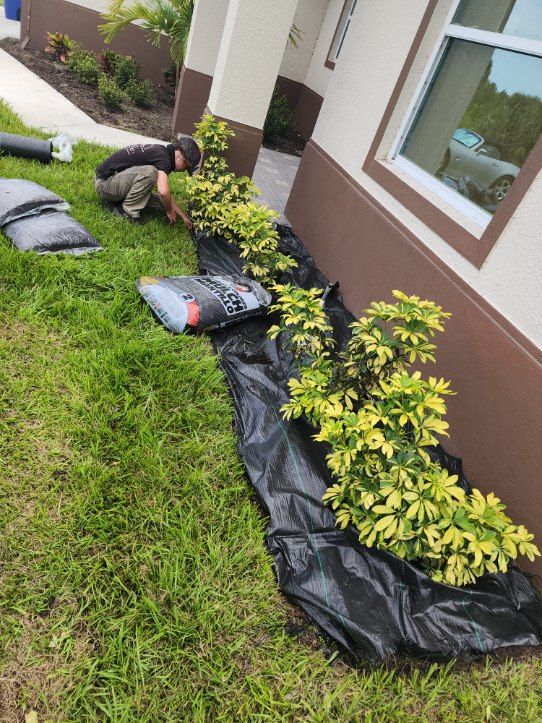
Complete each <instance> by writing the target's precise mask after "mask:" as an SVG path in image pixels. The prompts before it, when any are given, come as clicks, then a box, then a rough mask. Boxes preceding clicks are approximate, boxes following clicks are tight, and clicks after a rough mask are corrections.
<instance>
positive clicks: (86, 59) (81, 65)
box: [67, 46, 100, 85]
mask: <svg viewBox="0 0 542 723" xmlns="http://www.w3.org/2000/svg"><path fill="white" fill-rule="evenodd" d="M67 65H68V68H70V70H73V72H74V73H75V75H76V76H77V77H78V78H79V80H80V81H82V82H83V83H87V85H96V83H97V82H98V78H99V77H100V64H99V63H98V60H97V58H96V56H95V55H94V54H93V53H91V52H89V51H88V50H83V48H81V47H80V46H76V47H75V48H74V50H73V51H72V54H71V55H70V57H69V60H68V62H67Z"/></svg>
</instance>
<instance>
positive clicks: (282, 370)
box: [197, 227, 542, 663]
mask: <svg viewBox="0 0 542 723" xmlns="http://www.w3.org/2000/svg"><path fill="white" fill-rule="evenodd" d="M279 230H280V232H281V250H282V251H283V252H285V253H289V254H291V255H292V256H294V257H295V258H296V259H297V261H298V263H299V268H297V269H294V270H293V271H292V272H291V273H288V274H287V275H285V277H284V281H288V280H291V281H294V282H295V283H297V284H299V285H300V286H303V287H306V288H309V287H312V286H317V287H320V288H325V287H326V286H327V284H328V282H327V279H326V278H325V277H324V276H323V275H322V274H321V273H320V272H319V271H318V270H317V268H316V267H315V265H314V263H313V261H312V259H311V258H310V256H309V255H308V254H307V252H306V251H305V250H304V248H303V247H302V245H301V243H300V242H299V241H298V240H297V239H296V238H295V237H294V236H292V235H291V233H290V232H289V230H288V229H286V228H282V227H281V228H279ZM197 245H198V251H199V256H200V267H201V271H202V272H203V273H211V274H234V275H237V274H240V273H242V262H241V261H240V259H239V257H238V254H237V252H236V250H235V249H234V248H233V247H232V246H230V245H228V244H227V242H225V241H223V240H221V239H217V238H212V237H206V236H204V235H200V236H198V238H197ZM326 309H327V312H328V315H329V317H330V319H331V323H332V325H333V328H334V334H335V338H336V339H337V341H338V342H339V343H341V344H342V343H344V342H345V341H346V339H347V338H348V335H349V332H348V325H349V324H350V323H351V321H352V320H353V317H352V315H351V314H350V313H349V312H348V311H347V310H346V309H345V307H344V306H343V304H342V303H341V301H340V299H338V298H336V297H335V296H331V297H329V298H328V300H327V302H326ZM272 323H276V320H273V318H272V317H267V318H265V317H264V318H259V319H251V320H249V321H246V322H243V323H241V324H239V325H238V326H235V327H231V328H229V329H227V330H225V331H219V332H215V333H213V334H212V339H213V343H214V346H215V349H216V351H217V353H218V355H219V360H220V365H221V367H222V369H223V370H224V372H225V375H226V377H227V380H228V383H229V387H230V390H231V394H232V396H233V399H234V403H235V409H236V414H235V425H236V431H237V434H238V438H239V443H238V448H239V452H240V454H241V456H242V458H243V460H244V463H245V467H246V470H247V474H248V477H249V480H250V482H251V483H252V485H253V486H254V489H255V490H256V493H257V495H258V497H259V500H260V501H261V504H262V505H263V507H264V508H265V510H266V512H267V513H268V515H269V526H268V530H267V545H268V548H269V551H270V553H271V555H272V556H273V558H274V562H275V569H276V574H277V578H278V583H279V586H280V589H281V590H282V591H283V592H284V593H285V594H286V595H287V597H288V598H289V599H291V600H292V601H294V602H295V603H297V604H298V605H299V606H300V607H301V608H303V610H305V612H306V613H308V615H309V616H310V617H311V618H312V620H314V621H315V622H316V623H317V624H318V625H319V626H320V627H321V628H322V629H323V630H324V631H325V632H326V633H327V634H328V635H329V636H331V637H332V638H333V639H334V640H336V641H337V642H338V643H339V644H340V645H341V646H342V647H343V648H345V649H346V650H347V651H348V652H349V653H350V654H351V655H352V656H353V657H354V659H358V660H360V659H367V658H369V659H370V660H371V661H373V662H375V663H376V662H379V661H382V660H383V659H385V658H386V657H388V656H391V655H395V654H407V655H410V656H416V657H427V658H433V659H445V658H451V657H459V656H461V657H463V658H467V657H471V656H474V655H477V654H483V653H488V652H490V651H492V650H495V649H498V648H502V647H506V646H522V645H530V646H534V645H541V644H542V598H541V597H540V595H539V594H538V593H537V591H536V590H535V588H534V586H533V585H532V583H531V581H530V578H529V577H528V576H527V575H526V574H524V573H523V572H521V571H520V570H519V569H518V568H517V567H515V566H512V568H511V569H509V571H508V573H506V574H505V575H503V574H500V573H499V574H495V575H488V576H486V577H485V578H483V579H480V580H479V582H478V583H477V584H476V585H473V586H469V587H465V588H454V587H451V586H448V585H444V584H441V583H437V582H433V581H432V580H431V579H430V578H429V577H428V576H427V575H425V574H424V573H423V572H422V571H421V570H420V569H418V568H417V567H416V566H415V565H413V564H411V563H409V562H406V561H404V560H401V559H400V558H398V557H396V556H395V555H392V554H391V553H388V552H385V551H381V550H376V549H369V548H367V547H365V546H363V545H361V544H360V543H359V542H358V539H357V535H356V531H355V529H354V528H347V529H346V530H340V529H338V528H336V527H335V515H334V513H333V511H332V510H331V509H329V508H328V507H326V506H324V504H323V503H322V495H323V493H324V491H325V490H326V488H327V487H328V486H329V485H330V484H331V483H332V479H331V477H330V473H329V472H328V469H327V465H326V461H325V455H326V451H327V450H326V448H325V447H324V445H322V444H320V443H317V442H315V441H314V440H313V439H312V434H313V433H314V430H313V429H312V428H311V427H310V426H309V425H308V424H307V423H305V422H304V421H303V420H295V421H292V422H288V421H285V420H283V419H282V418H281V416H280V413H279V409H280V407H281V406H282V404H284V403H285V402H286V401H287V400H288V388H287V381H288V379H289V378H290V377H292V376H294V375H295V366H294V364H293V360H292V357H291V355H290V354H289V353H288V352H287V351H285V350H284V349H283V348H282V346H281V342H280V340H273V341H271V340H269V339H268V338H267V336H266V331H267V329H268V328H269V326H270V325H271V324H272ZM436 455H437V456H438V457H439V458H440V460H441V462H442V463H443V465H444V466H446V467H447V468H449V469H450V471H452V472H453V473H459V474H460V475H461V480H462V483H463V485H464V486H465V487H468V482H467V480H466V479H465V478H464V476H463V474H462V471H461V461H460V460H459V459H456V458H453V457H449V456H447V455H446V453H445V452H444V451H443V450H442V449H438V450H436Z"/></svg>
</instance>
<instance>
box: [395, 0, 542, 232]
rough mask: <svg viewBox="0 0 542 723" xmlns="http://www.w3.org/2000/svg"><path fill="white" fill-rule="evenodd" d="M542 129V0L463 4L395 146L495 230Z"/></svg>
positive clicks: (412, 167) (427, 179)
mask: <svg viewBox="0 0 542 723" xmlns="http://www.w3.org/2000/svg"><path fill="white" fill-rule="evenodd" d="M541 134H542V0H461V2H459V1H458V2H456V3H455V4H454V8H453V11H452V14H451V15H450V22H449V23H448V24H447V27H446V29H445V31H444V34H443V39H442V43H441V44H440V45H439V48H438V51H437V52H436V54H435V57H434V61H433V62H432V64H431V66H430V68H429V69H428V73H427V75H426V78H425V79H424V82H423V84H422V87H421V89H420V92H419V93H418V95H417V100H416V101H415V102H414V104H413V106H412V108H411V111H410V112H409V114H408V117H407V119H406V121H405V123H404V124H403V127H402V129H401V131H400V133H399V137H398V139H397V142H396V143H395V144H394V147H393V148H392V153H391V156H392V159H393V160H394V163H395V164H396V165H397V167H398V168H400V169H402V170H403V171H404V172H405V173H408V174H409V175H410V176H412V177H413V178H415V179H416V180H417V181H418V182H420V183H422V184H423V185H424V186H426V187H427V188H429V189H430V190H432V191H433V192H435V193H437V194H438V195H439V196H441V197H442V198H444V199H445V200H446V201H447V202H449V203H450V204H452V205H454V206H455V207H456V208H458V209H459V210H460V211H462V212H463V213H464V214H465V215H467V216H468V217H469V218H471V219H472V220H474V221H475V222H476V223H477V224H478V225H479V226H482V227H485V226H487V225H488V223H489V221H490V220H491V217H492V215H493V214H494V213H495V212H496V211H497V209H498V207H499V204H500V203H501V202H502V201H503V200H504V199H505V197H506V195H507V193H508V191H509V190H510V187H511V186H512V184H513V183H514V181H515V179H516V178H517V176H518V174H519V173H520V170H521V168H522V166H523V165H524V163H525V161H526V159H527V156H528V155H529V153H530V152H531V150H532V149H533V147H534V145H535V144H536V142H537V141H538V139H539V137H540V135H541Z"/></svg>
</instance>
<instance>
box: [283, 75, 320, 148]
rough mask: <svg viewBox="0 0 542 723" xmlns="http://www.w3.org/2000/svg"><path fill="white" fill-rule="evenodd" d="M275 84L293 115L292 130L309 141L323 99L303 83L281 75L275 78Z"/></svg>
mask: <svg viewBox="0 0 542 723" xmlns="http://www.w3.org/2000/svg"><path fill="white" fill-rule="evenodd" d="M277 84H278V86H279V89H280V92H281V93H283V94H284V95H285V96H286V100H287V101H288V107H289V108H290V110H291V111H292V112H293V114H294V128H295V129H296V131H297V132H298V133H299V134H300V135H302V136H303V138H305V139H309V138H310V137H311V135H312V132H313V130H314V126H315V125H316V121H317V120H318V114H319V113H320V108H321V107H322V103H323V101H324V99H323V98H322V96H321V95H318V93H315V92H314V91H313V90H311V89H310V88H308V87H307V86H306V85H303V83H299V82H298V81H296V80H290V78H284V77H283V76H282V75H279V77H278V78H277Z"/></svg>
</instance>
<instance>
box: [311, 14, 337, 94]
mask: <svg viewBox="0 0 542 723" xmlns="http://www.w3.org/2000/svg"><path fill="white" fill-rule="evenodd" d="M343 5H344V0H329V5H328V8H327V12H326V15H325V17H324V20H323V23H322V27H321V28H320V33H319V34H318V40H317V42H316V45H315V47H314V52H313V54H312V58H311V62H310V64H309V67H308V70H307V75H306V76H305V85H306V86H307V87H308V88H310V89H311V90H313V91H314V92H315V93H318V95H321V96H322V97H324V96H325V94H326V92H327V88H328V84H329V82H330V80H331V77H332V75H333V73H334V72H335V71H334V70H330V69H329V68H326V66H325V62H326V60H327V56H328V53H329V48H330V45H331V42H332V40H333V36H334V35H335V30H336V29H337V23H338V22H339V18H340V17H341V12H342V9H343Z"/></svg>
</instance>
